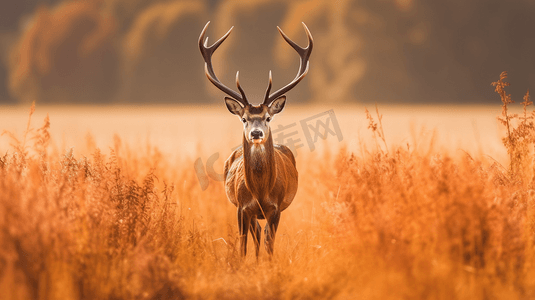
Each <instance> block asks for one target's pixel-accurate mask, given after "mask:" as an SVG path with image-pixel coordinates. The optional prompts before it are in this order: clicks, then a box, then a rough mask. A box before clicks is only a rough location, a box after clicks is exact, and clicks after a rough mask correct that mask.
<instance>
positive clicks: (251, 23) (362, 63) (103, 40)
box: [0, 0, 535, 104]
mask: <svg viewBox="0 0 535 300" xmlns="http://www.w3.org/2000/svg"><path fill="white" fill-rule="evenodd" d="M0 6H1V8H0V57H1V61H0V104H15V103H29V102H32V101H36V102H37V103H60V104H66V103H69V104H71V103H72V104H75V103H83V104H104V103H115V104H117V103H119V104H122V103H124V104H126V103H135V104H142V103H143V104H145V103H147V104H152V103H154V104H162V103H170V104H173V103H189V104H192V103H203V104H209V103H219V102H221V103H222V101H221V100H222V99H223V94H222V93H221V92H220V91H219V90H217V89H216V88H215V87H213V86H212V85H211V84H210V83H209V82H208V80H207V79H206V77H205V75H204V63H203V60H202V57H201V55H200V52H199V49H198V45H197V39H198V37H199V34H200V32H201V30H202V28H203V26H204V25H205V24H206V22H207V21H211V24H210V27H209V29H208V32H207V36H208V37H209V38H210V39H209V44H212V43H213V42H215V41H216V40H217V39H219V38H220V37H221V36H222V35H223V34H224V33H225V32H226V31H227V30H228V29H229V28H230V27H231V26H235V28H234V30H233V32H232V34H231V35H230V37H229V38H228V39H227V40H226V41H225V42H224V43H223V45H222V46H221V47H220V48H219V49H218V50H217V51H216V52H215V54H214V56H213V63H214V70H215V72H216V74H217V75H218V77H219V78H220V79H221V80H222V81H223V82H224V83H225V84H226V85H227V86H229V87H232V88H235V83H234V78H235V74H236V71H238V70H239V71H240V80H241V83H242V86H243V87H244V89H245V92H246V94H247V96H248V98H249V99H250V101H251V102H253V103H255V102H256V103H258V102H260V101H261V100H262V96H263V93H264V90H265V88H266V86H267V82H268V72H269V70H272V71H273V84H274V87H273V89H274V90H275V89H278V88H279V87H281V86H283V85H285V84H286V83H288V82H289V81H291V80H292V79H293V77H294V76H295V74H296V73H297V69H298V64H299V58H298V55H297V54H296V52H295V51H294V50H293V49H292V48H291V47H290V46H289V45H288V44H286V42H284V40H283V39H282V38H281V37H280V35H279V33H278V31H277V29H276V26H280V27H281V28H282V29H283V30H284V31H285V33H286V34H287V35H289V36H290V38H292V39H293V40H294V41H296V42H297V43H298V44H300V45H302V46H306V42H307V41H306V35H305V32H304V30H303V28H302V25H301V22H305V23H306V24H307V26H308V27H309V29H310V31H311V33H312V35H313V36H314V41H315V45H314V50H313V52H312V56H311V59H310V71H309V74H308V75H307V77H306V78H305V79H304V80H303V81H302V82H301V83H300V84H299V85H298V86H297V87H296V88H295V89H294V90H293V91H291V92H289V93H288V97H289V100H291V101H292V102H301V103H303V102H310V103H350V102H353V103H370V102H371V103H373V102H377V103H403V104H406V103H418V104H427V103H430V104H435V103H456V104H464V103H496V102H499V101H500V100H499V97H498V96H497V95H496V94H494V92H493V88H492V87H491V85H490V83H491V82H492V81H496V80H497V79H498V78H499V74H500V72H502V71H508V72H509V78H508V80H509V81H510V82H511V83H512V86H511V87H510V89H509V92H510V93H512V96H513V99H516V100H521V98H522V96H523V95H524V93H525V92H526V90H527V89H528V88H530V87H533V84H534V83H535V69H534V68H533V67H534V65H535V64H534V63H535V57H534V54H535V39H534V33H533V29H534V28H535V18H534V16H535V1H532V0H510V1H498V0H470V1H465V0H449V1H423V0H375V1H372V0H364V1H349V0H335V1H333V0H295V1H287V0H280V1H279V0H271V1H267V0H250V1H230V0H211V1H202V0H195V1H185V0H184V1H157V0H156V1H144V0H85V1H55V0H18V1H9V2H8V1H4V2H3V3H2V4H0ZM517 102H519V101H517Z"/></svg>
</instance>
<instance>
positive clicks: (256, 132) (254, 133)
mask: <svg viewBox="0 0 535 300" xmlns="http://www.w3.org/2000/svg"><path fill="white" fill-rule="evenodd" d="M251 137H252V138H253V140H256V139H261V138H263V137H264V133H263V132H262V131H261V130H253V131H251Z"/></svg>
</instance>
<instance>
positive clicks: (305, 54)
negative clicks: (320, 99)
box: [264, 23, 314, 105]
mask: <svg viewBox="0 0 535 300" xmlns="http://www.w3.org/2000/svg"><path fill="white" fill-rule="evenodd" d="M303 27H304V28H305V32H306V34H307V37H308V46H306V47H305V48H301V47H299V45H297V44H296V43H294V42H293V41H292V40H291V39H290V38H289V37H288V36H287V35H286V34H284V32H283V31H282V29H280V27H278V26H277V29H278V30H279V32H280V34H281V35H282V37H283V38H284V40H286V42H287V43H288V44H290V46H292V48H294V49H295V51H297V53H298V54H299V56H300V57H301V62H300V64H299V71H298V72H297V75H296V76H295V78H294V80H292V82H290V83H288V84H287V85H286V86H284V87H282V88H280V89H279V90H278V91H276V92H274V93H273V94H269V92H270V91H271V86H272V78H271V71H269V83H268V87H267V90H266V95H265V96H264V104H265V105H270V104H271V102H273V100H275V99H277V98H279V97H280V96H282V95H284V94H285V93H286V92H288V91H289V90H291V89H293V88H294V87H295V86H296V85H297V84H298V83H299V81H301V80H302V79H303V78H304V77H305V76H306V74H307V73H308V67H309V62H308V59H309V58H310V54H311V53H312V46H313V44H314V40H313V39H312V34H310V31H309V30H308V27H307V26H306V25H305V23H303Z"/></svg>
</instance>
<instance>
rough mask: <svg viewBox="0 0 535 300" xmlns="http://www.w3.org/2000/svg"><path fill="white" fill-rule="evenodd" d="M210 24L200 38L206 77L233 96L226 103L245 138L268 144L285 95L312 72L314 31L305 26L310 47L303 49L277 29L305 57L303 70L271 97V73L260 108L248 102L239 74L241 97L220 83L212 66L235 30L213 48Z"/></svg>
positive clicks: (238, 82) (302, 60)
mask: <svg viewBox="0 0 535 300" xmlns="http://www.w3.org/2000/svg"><path fill="white" fill-rule="evenodd" d="M209 24H210V22H208V23H206V25H205V26H204V29H203V30H202V32H201V36H200V37H199V48H200V50H201V54H202V56H203V58H204V62H205V64H204V71H205V73H206V77H208V80H210V81H211V82H212V83H213V84H214V85H215V86H216V87H217V88H219V89H220V90H221V91H223V92H224V93H226V94H227V95H228V96H230V97H225V104H226V105H227V108H228V110H229V111H230V112H231V113H232V114H234V115H236V116H238V117H239V118H240V120H241V121H242V122H243V134H244V138H245V139H246V140H247V141H248V143H250V144H264V143H265V142H266V140H268V139H269V138H270V134H271V133H270V132H271V131H270V127H269V124H270V122H271V120H272V119H273V117H274V116H275V115H276V114H278V113H280V112H281V111H282V110H283V108H284V105H285V104H286V96H285V95H284V94H285V93H286V92H288V91H290V90H291V89H292V88H294V87H295V86H296V85H297V84H298V83H299V82H300V81H301V80H302V79H303V78H304V77H305V76H306V74H307V73H308V68H309V61H308V60H309V58H310V54H311V52H312V45H313V42H314V41H313V39H312V35H311V34H310V31H309V30H308V28H307V26H306V25H305V23H303V27H304V28H305V32H306V34H307V36H308V46H307V47H305V48H302V47H300V46H299V45H297V44H296V43H294V42H293V41H292V40H291V39H290V38H289V37H288V36H287V35H286V34H284V32H283V31H282V30H281V29H280V28H279V27H277V29H278V30H279V32H280V34H281V35H282V37H283V38H284V40H286V42H287V43H288V44H290V46H292V48H294V49H295V51H297V53H298V54H299V57H300V58H301V61H300V64H299V71H298V72H297V75H296V76H295V78H294V79H293V80H292V81H291V82H290V83H288V84H287V85H286V86H284V87H282V88H280V89H279V90H277V91H275V92H273V93H271V94H270V91H271V86H272V83H273V80H272V76H271V71H269V83H268V87H267V89H266V93H265V96H264V101H263V102H262V103H261V104H260V105H252V104H250V103H249V101H248V100H247V97H246V96H245V92H244V91H243V89H242V87H241V86H240V80H239V74H240V72H237V73H236V85H237V87H238V90H239V91H240V93H239V94H238V93H237V92H235V91H234V90H232V89H230V88H228V87H227V86H225V85H224V84H223V83H221V81H219V79H218V78H217V76H216V75H215V73H214V70H213V67H212V54H213V53H214V51H215V50H216V49H217V48H218V47H219V46H220V45H221V43H223V41H225V39H226V38H227V37H228V36H229V35H230V32H231V31H232V29H233V28H234V27H232V28H230V30H229V31H228V32H227V33H226V34H225V35H224V36H223V37H221V38H220V39H219V40H218V41H217V42H215V43H214V44H213V45H212V46H210V47H208V37H207V38H206V39H204V36H205V34H206V30H207V29H208V25H209ZM203 40H204V43H203Z"/></svg>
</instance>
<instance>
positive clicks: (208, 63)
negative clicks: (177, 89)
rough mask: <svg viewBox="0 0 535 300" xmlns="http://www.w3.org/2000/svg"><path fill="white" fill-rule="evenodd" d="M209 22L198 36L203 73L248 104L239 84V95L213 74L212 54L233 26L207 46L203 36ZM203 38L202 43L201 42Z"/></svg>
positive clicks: (213, 82) (224, 90)
mask: <svg viewBox="0 0 535 300" xmlns="http://www.w3.org/2000/svg"><path fill="white" fill-rule="evenodd" d="M209 24H210V22H208V23H206V25H205V26H204V28H203V30H202V31H201V35H200V36H199V49H200V50H201V54H202V57H203V58H204V73H205V74H206V77H208V80H210V82H212V84H214V85H215V86H216V87H217V88H218V89H220V90H221V91H223V92H224V93H225V94H227V95H229V96H231V97H232V98H234V99H236V100H238V101H239V102H240V103H242V104H243V105H244V106H245V105H247V104H249V102H248V101H247V99H246V98H245V93H243V90H241V88H240V86H239V85H238V89H240V92H241V96H240V94H238V93H237V92H235V91H234V90H232V89H231V88H229V87H227V86H226V85H224V84H223V83H221V81H219V79H218V78H217V76H216V75H215V72H214V68H213V66H212V54H213V53H214V52H215V50H217V48H218V47H219V46H220V45H221V43H223V42H224V41H225V40H226V39H227V37H228V36H229V35H230V33H231V32H232V29H233V28H234V26H232V27H231V28H230V29H229V31H228V32H227V33H226V34H225V35H224V36H222V37H221V38H220V39H219V40H217V42H215V43H214V44H213V45H212V46H209V47H208V37H207V38H206V40H204V36H205V34H206V30H207V29H208V25H209ZM203 40H204V43H203Z"/></svg>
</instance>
